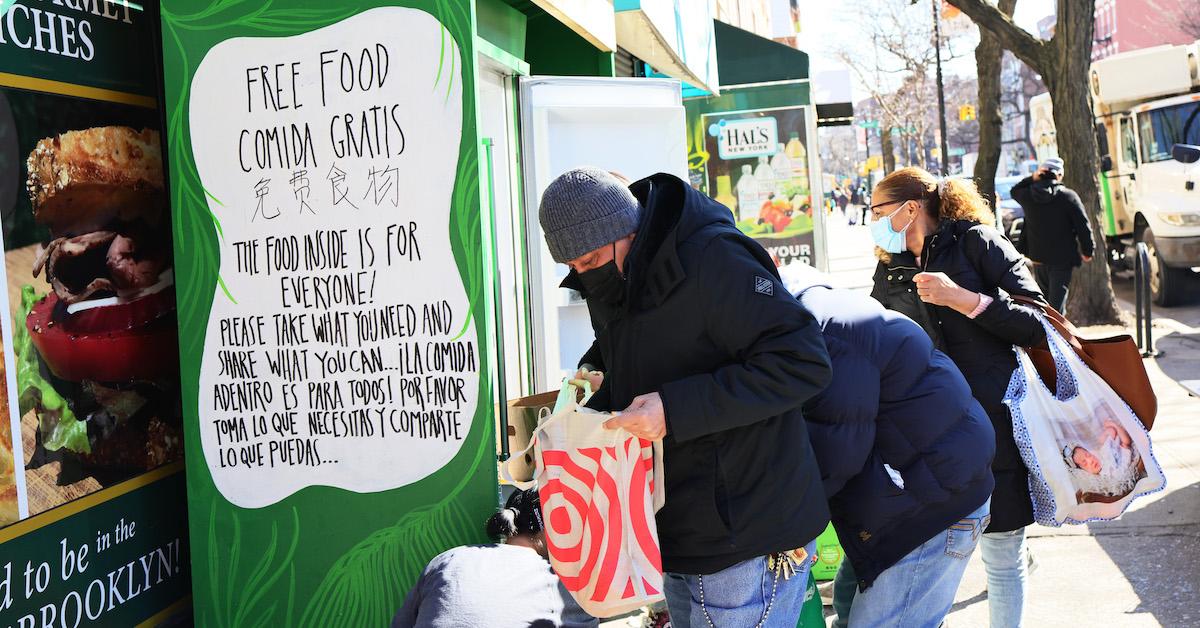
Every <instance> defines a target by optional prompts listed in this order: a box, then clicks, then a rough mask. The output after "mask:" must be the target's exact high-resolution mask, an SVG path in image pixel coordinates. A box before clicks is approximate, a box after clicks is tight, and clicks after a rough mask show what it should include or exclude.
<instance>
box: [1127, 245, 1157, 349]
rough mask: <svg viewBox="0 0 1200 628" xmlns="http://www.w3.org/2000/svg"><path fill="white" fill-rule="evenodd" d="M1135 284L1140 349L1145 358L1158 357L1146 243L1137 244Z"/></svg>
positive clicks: (1134, 272) (1148, 253)
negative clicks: (1152, 328) (1155, 345)
mask: <svg viewBox="0 0 1200 628" xmlns="http://www.w3.org/2000/svg"><path fill="white" fill-rule="evenodd" d="M1133 283H1134V286H1133V290H1134V294H1135V299H1134V300H1135V303H1134V310H1136V313H1137V323H1136V325H1137V344H1138V348H1140V349H1141V350H1142V357H1143V358H1150V357H1156V356H1158V355H1159V353H1158V351H1155V350H1154V334H1153V332H1152V331H1151V325H1152V317H1153V313H1152V312H1151V309H1150V307H1151V305H1152V301H1153V298H1152V297H1151V295H1150V250H1149V249H1148V248H1147V247H1146V243H1145V242H1138V243H1137V255H1136V256H1135V258H1134V261H1133Z"/></svg>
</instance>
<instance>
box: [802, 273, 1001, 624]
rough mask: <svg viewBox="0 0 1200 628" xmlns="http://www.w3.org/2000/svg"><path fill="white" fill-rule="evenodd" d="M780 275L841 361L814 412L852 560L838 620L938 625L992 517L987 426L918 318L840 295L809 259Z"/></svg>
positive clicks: (838, 523) (807, 409)
mask: <svg viewBox="0 0 1200 628" xmlns="http://www.w3.org/2000/svg"><path fill="white" fill-rule="evenodd" d="M781 273H782V275H783V280H784V284H785V285H786V286H787V288H788V291H789V292H792V293H793V294H795V295H796V297H797V298H798V299H799V300H800V303H801V305H803V306H804V307H805V309H807V310H809V311H810V312H812V314H813V316H815V317H816V319H817V322H818V323H819V324H820V325H821V329H822V331H823V333H824V336H825V346H826V347H827V348H828V350H829V358H830V361H831V363H832V365H833V382H831V383H830V385H829V387H828V388H826V389H825V390H824V391H822V392H821V393H820V394H818V395H817V396H816V397H813V398H812V399H810V400H809V401H808V403H806V404H805V405H804V418H805V419H806V420H807V421H808V427H809V436H810V438H811V439H812V445H813V450H814V451H815V452H816V455H817V462H818V464H819V465H820V467H821V476H822V480H823V481H824V485H825V493H826V495H828V496H829V509H830V511H831V513H832V517H833V525H834V528H836V529H837V532H838V538H839V539H840V541H841V544H842V547H843V549H844V550H845V552H846V558H847V562H844V563H843V564H842V568H841V569H840V570H838V574H837V580H836V582H835V585H834V601H833V605H834V609H835V610H836V611H837V614H838V619H837V621H835V623H834V625H835V626H841V627H844V626H847V625H855V626H904V627H907V626H936V625H938V624H939V623H940V622H941V621H942V619H943V618H944V617H945V615H946V613H948V612H949V610H950V606H951V605H952V604H953V603H954V594H955V591H957V589H958V584H959V581H960V580H962V575H963V572H964V571H965V570H966V566H967V561H968V559H969V558H970V555H971V553H972V552H973V551H974V550H975V546H976V544H977V542H978V540H979V538H980V535H981V534H982V533H983V530H984V529H985V528H986V527H987V525H988V520H989V515H988V498H989V497H990V496H991V494H992V488H993V486H994V483H993V480H992V470H991V462H992V455H993V453H994V452H995V438H996V436H995V432H994V431H993V429H992V424H991V421H990V420H989V419H988V416H987V413H986V412H984V411H983V407H981V406H980V405H979V402H977V401H976V400H975V398H974V397H972V396H971V388H970V386H968V385H967V381H966V380H965V379H964V378H963V376H962V374H961V373H960V372H959V371H958V368H957V367H955V366H954V363H953V362H951V361H950V358H948V357H946V355H945V354H943V353H942V352H941V351H938V350H936V349H934V348H933V343H932V342H931V341H930V340H929V337H928V336H927V335H926V334H925V333H924V332H923V331H922V329H921V328H920V327H919V326H918V325H917V324H915V323H914V322H913V321H911V320H909V319H908V318H906V317H905V316H903V315H902V314H899V313H896V312H893V311H889V310H885V309H884V308H883V307H882V306H881V305H880V304H879V303H878V302H877V301H875V300H874V299H872V298H871V297H869V296H867V295H860V294H856V293H853V292H850V291H848V290H833V289H830V288H829V287H828V286H826V285H824V281H823V280H824V277H823V276H821V275H820V274H819V273H817V272H816V271H815V270H814V269H812V268H811V267H808V266H805V265H803V264H792V265H790V266H788V267H786V268H784V269H782V270H781ZM856 587H861V588H862V589H863V592H861V593H859V594H858V595H857V596H856V595H855V588H856ZM851 603H853V604H851Z"/></svg>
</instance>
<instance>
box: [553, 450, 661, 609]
mask: <svg viewBox="0 0 1200 628" xmlns="http://www.w3.org/2000/svg"><path fill="white" fill-rule="evenodd" d="M542 465H543V469H544V471H545V476H546V477H547V478H548V479H547V481H546V482H545V483H544V484H543V486H542V488H541V489H540V494H541V502H542V513H543V517H544V520H545V521H546V547H547V548H548V550H549V554H550V558H551V562H553V563H554V566H555V571H557V572H558V575H559V577H560V578H561V579H562V582H563V585H564V586H565V587H566V588H567V590H568V591H571V592H573V593H575V592H580V591H584V590H585V589H588V588H589V587H590V589H591V593H590V595H587V596H586V597H588V598H589V599H591V600H594V601H597V602H600V601H603V600H606V599H609V598H610V597H611V596H612V595H614V591H619V593H616V595H618V596H619V597H620V598H621V599H628V598H632V597H634V596H636V595H637V589H639V588H640V589H643V590H644V591H646V592H647V593H650V594H652V595H654V594H658V593H659V591H658V590H657V589H656V588H655V587H654V586H653V585H652V584H651V583H650V582H648V581H646V579H645V578H644V577H642V578H639V580H641V582H639V583H637V586H635V583H634V581H633V579H632V577H631V576H629V575H628V574H630V573H635V572H641V573H649V572H650V570H653V571H655V572H658V573H661V571H662V559H661V555H660V552H659V548H658V536H657V532H656V527H655V526H654V523H653V519H652V517H653V516H654V515H653V507H652V505H651V504H650V503H648V501H647V498H648V497H649V495H650V494H651V493H652V492H653V490H654V483H655V479H656V478H654V477H653V471H654V458H653V450H652V449H651V443H650V442H649V441H645V440H641V439H637V438H633V437H630V438H628V439H626V440H625V441H624V442H622V443H621V445H620V447H619V448H615V447H606V448H604V449H603V450H602V449H600V448H586V449H578V450H575V451H571V452H567V451H562V450H543V451H542ZM620 468H626V469H627V470H628V471H627V472H625V473H623V474H622V475H627V476H628V484H627V485H626V486H625V487H619V485H618V483H617V478H615V477H614V476H613V474H612V473H611V472H610V469H620ZM621 488H624V489H625V490H624V491H622V490H620V489H621ZM622 493H624V498H625V501H627V502H628V503H627V504H624V506H623V504H622V497H623V496H622ZM627 530H628V532H629V538H626V531H627ZM627 545H630V546H631V547H626V546H627ZM635 548H636V550H635ZM630 562H633V563H639V564H636V565H633V566H632V568H631V565H630V564H628V563H630ZM618 573H620V574H621V576H620V577H621V582H620V583H619V585H620V586H619V588H616V589H615V588H614V584H616V583H615V582H614V581H615V580H616V579H617V577H618Z"/></svg>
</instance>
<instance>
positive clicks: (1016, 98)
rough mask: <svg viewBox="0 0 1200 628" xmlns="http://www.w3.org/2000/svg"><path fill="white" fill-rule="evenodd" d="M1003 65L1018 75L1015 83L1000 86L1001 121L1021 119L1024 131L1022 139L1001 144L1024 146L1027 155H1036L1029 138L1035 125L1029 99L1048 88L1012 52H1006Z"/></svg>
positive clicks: (1003, 140)
mask: <svg viewBox="0 0 1200 628" xmlns="http://www.w3.org/2000/svg"><path fill="white" fill-rule="evenodd" d="M1001 63H1002V66H1001V67H1003V64H1009V65H1010V67H1013V68H1014V71H1015V73H1016V76H1015V77H1014V80H1013V81H1010V82H1007V83H1003V84H1001V86H1000V111H1001V114H1000V116H1001V119H1002V121H1003V122H1004V123H1008V122H1010V121H1012V120H1014V119H1016V118H1020V119H1021V121H1022V124H1021V127H1022V129H1023V130H1024V131H1023V133H1022V134H1021V135H1020V137H1010V138H1008V139H1003V138H1002V141H1001V144H1024V146H1025V151H1024V152H1025V154H1027V155H1035V154H1036V153H1037V151H1036V149H1035V148H1034V146H1033V140H1031V139H1030V137H1029V129H1030V127H1031V126H1032V124H1033V119H1032V116H1031V113H1030V111H1029V99H1030V98H1033V97H1034V96H1037V95H1038V94H1041V93H1042V92H1044V91H1046V86H1045V85H1043V84H1042V79H1041V77H1039V76H1038V75H1037V73H1036V72H1034V71H1033V70H1032V69H1031V68H1030V67H1029V66H1028V65H1026V64H1025V63H1023V62H1022V61H1021V60H1020V59H1017V58H1016V57H1015V56H1013V54H1012V53H1011V52H1008V51H1005V52H1004V58H1003V60H1002V62H1001Z"/></svg>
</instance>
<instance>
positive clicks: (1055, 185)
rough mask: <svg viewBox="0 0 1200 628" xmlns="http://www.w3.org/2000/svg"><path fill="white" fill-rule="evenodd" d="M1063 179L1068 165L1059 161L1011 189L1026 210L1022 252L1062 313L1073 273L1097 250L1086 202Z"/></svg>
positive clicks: (1043, 166)
mask: <svg viewBox="0 0 1200 628" xmlns="http://www.w3.org/2000/svg"><path fill="white" fill-rule="evenodd" d="M1062 176H1063V161H1062V160H1061V159H1059V158H1057V157H1054V158H1051V159H1047V160H1046V161H1043V162H1042V164H1041V166H1040V167H1039V168H1038V169H1037V172H1035V173H1033V175H1032V176H1029V177H1025V178H1024V179H1022V180H1021V181H1020V182H1018V183H1017V184H1016V185H1014V186H1013V188H1012V197H1013V200H1015V201H1017V202H1018V203H1020V204H1021V208H1022V209H1024V210H1025V225H1024V227H1023V229H1022V235H1021V238H1020V240H1019V241H1018V242H1017V250H1018V251H1020V252H1021V253H1023V254H1024V255H1025V256H1026V257H1028V258H1029V260H1030V261H1032V262H1033V276H1034V279H1036V280H1037V283H1038V285H1039V286H1041V288H1042V292H1043V293H1044V294H1045V295H1046V300H1047V301H1049V302H1050V306H1051V307H1053V308H1054V309H1056V310H1058V311H1059V312H1062V311H1064V310H1063V308H1064V307H1065V306H1066V303H1067V293H1068V291H1069V289H1070V286H1071V274H1072V272H1073V271H1074V270H1075V268H1076V267H1078V266H1079V265H1080V263H1082V262H1090V261H1092V255H1094V254H1095V248H1096V245H1095V243H1094V242H1093V241H1092V228H1091V227H1090V226H1088V219H1087V214H1086V213H1085V212H1084V209H1083V202H1082V201H1080V200H1079V195H1078V194H1076V193H1075V191H1074V190H1072V189H1070V188H1068V187H1067V186H1065V185H1063V184H1062Z"/></svg>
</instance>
